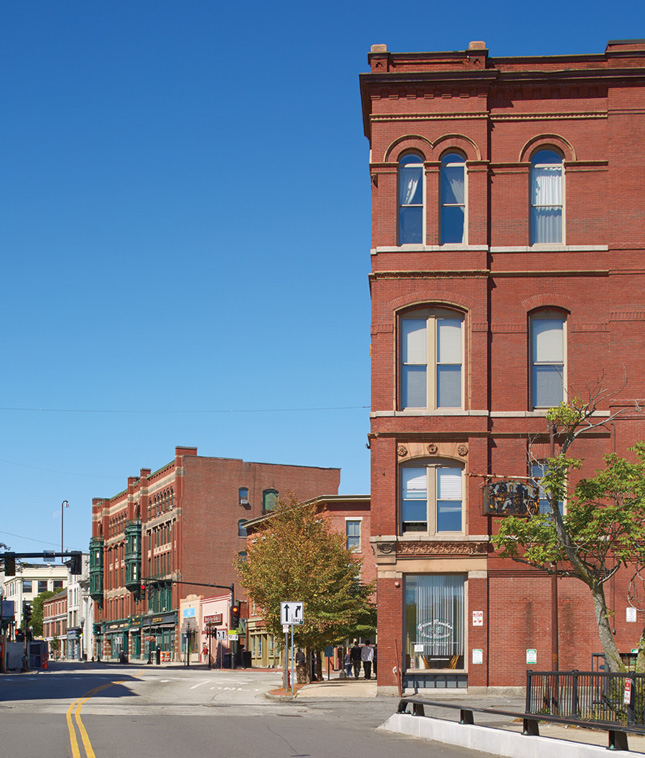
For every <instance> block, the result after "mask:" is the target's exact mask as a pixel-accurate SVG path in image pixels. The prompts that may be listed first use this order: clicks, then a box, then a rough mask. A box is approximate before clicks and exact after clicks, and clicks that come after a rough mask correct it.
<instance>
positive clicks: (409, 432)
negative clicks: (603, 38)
mask: <svg viewBox="0 0 645 758" xmlns="http://www.w3.org/2000/svg"><path fill="white" fill-rule="evenodd" d="M368 60H369V65H370V72H369V73H367V74H363V75H362V76H361V93H362V104H363V116H364V128H365V134H366V136H367V138H368V139H369V142H370V174H371V183H372V197H373V214H372V255H371V258H372V272H371V275H370V286H371V295H372V421H371V433H370V446H371V456H372V492H371V495H372V543H373V547H374V550H375V554H376V562H377V575H378V603H379V637H378V642H379V669H378V674H379V687H382V688H384V689H393V688H394V687H395V686H396V683H397V680H396V674H395V673H394V672H395V671H398V672H403V682H404V684H405V685H407V686H418V687H436V686H451V687H453V686H455V687H456V686H469V687H473V688H479V687H495V686H506V685H522V684H523V683H524V681H525V671H526V669H527V668H531V667H532V668H538V669H550V668H551V667H552V665H553V663H554V662H555V660H556V658H559V666H560V668H562V669H571V668H579V669H588V668H589V667H590V665H591V654H592V653H593V652H600V643H599V641H598V636H597V632H596V628H595V623H594V618H593V610H592V604H591V600H590V597H589V596H588V592H587V590H586V588H585V587H584V586H583V585H581V584H580V583H577V582H575V581H573V580H558V581H557V582H555V581H553V580H552V579H551V578H549V577H548V576H547V575H546V574H545V573H542V572H539V571H532V570H530V569H528V568H527V569H523V568H522V567H521V566H520V565H519V564H516V563H513V562H510V561H502V560H500V559H498V558H496V556H495V555H494V553H493V552H492V549H491V546H490V542H489V537H490V535H491V534H492V533H493V530H494V529H495V521H496V519H495V518H493V517H492V516H490V515H486V514H485V512H484V507H483V490H482V485H483V484H484V483H485V482H486V481H489V479H487V478H486V477H487V476H488V477H490V475H504V476H507V477H509V478H511V477H521V476H524V477H528V476H536V477H539V473H540V463H541V462H542V461H544V460H545V459H546V458H547V457H548V455H549V435H548V430H547V423H546V419H545V416H546V412H547V409H548V408H549V407H551V406H554V405H557V404H558V403H559V402H561V401H562V400H563V399H566V398H567V397H568V396H572V395H575V394H577V395H580V396H582V397H585V395H586V394H587V392H588V389H587V388H588V386H589V385H593V384H594V383H595V382H596V380H597V379H600V381H601V384H602V386H603V387H605V388H607V389H610V390H614V391H617V392H618V394H614V396H613V397H612V398H611V400H610V401H609V402H607V403H606V404H605V405H604V406H602V411H601V414H600V417H602V415H603V414H604V415H605V416H609V414H610V413H613V412H615V411H617V410H619V409H620V408H625V409H627V412H626V413H625V414H624V415H622V416H621V417H620V419H619V420H616V421H615V422H614V423H611V424H608V425H607V426H606V427H605V428H602V429H599V430H596V432H595V433H594V434H593V435H588V436H586V437H582V438H581V439H580V440H579V441H578V443H577V447H576V449H575V455H576V456H577V457H581V458H584V459H585V468H584V469H583V471H582V472H581V473H582V475H584V474H586V473H591V472H593V470H595V469H596V468H598V467H600V465H601V464H602V456H603V455H604V454H605V453H609V452H612V451H614V450H617V451H619V452H624V451H625V450H626V449H627V448H628V447H629V446H630V445H631V444H633V442H634V441H636V440H638V439H643V438H644V437H645V423H644V420H643V418H642V416H641V415H639V414H637V413H635V412H633V411H631V410H629V409H630V407H633V404H634V400H635V399H638V398H643V397H645V373H644V372H643V367H642V366H643V364H642V355H641V353H642V348H643V345H644V344H645V340H644V337H645V268H644V267H643V260H644V258H643V254H644V249H643V247H644V244H645V150H644V149H643V145H645V118H644V114H645V41H643V40H627V41H616V42H610V43H609V44H608V46H607V49H606V51H605V52H604V53H601V54H594V55H571V56H549V57H513V58H492V57H489V55H488V51H487V50H486V47H485V45H484V43H482V42H473V43H471V44H470V45H469V48H468V49H467V50H461V51H452V52H427V53H391V52H388V51H387V49H386V47H385V46H384V45H375V46H373V47H372V51H371V53H370V55H369V58H368ZM624 375H626V376H627V380H628V383H627V385H626V386H625V385H624V381H623V377H624ZM556 447H557V446H556ZM628 578H629V577H620V576H619V577H617V578H616V580H615V581H612V582H610V584H609V586H608V587H607V588H606V591H607V597H608V603H609V604H610V605H611V606H612V608H613V610H614V611H615V616H614V617H613V624H614V626H615V631H616V640H617V644H618V647H619V650H620V651H621V652H622V651H629V650H630V649H631V648H633V647H634V646H635V645H636V644H637V641H638V638H639V632H640V627H639V625H638V624H634V623H628V622H627V621H626V615H627V614H626V606H627V592H626V581H627V580H628ZM397 651H398V652H397Z"/></svg>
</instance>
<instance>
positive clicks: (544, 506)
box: [531, 462, 551, 513]
mask: <svg viewBox="0 0 645 758" xmlns="http://www.w3.org/2000/svg"><path fill="white" fill-rule="evenodd" d="M547 468H548V466H547V464H546V463H544V462H542V463H533V464H532V465H531V476H532V477H533V479H534V481H535V484H536V485H537V487H538V491H539V493H540V513H551V503H550V502H549V499H548V498H547V496H546V492H545V491H544V489H543V488H542V485H541V484H540V480H541V479H542V477H543V476H544V475H545V474H546V472H547Z"/></svg>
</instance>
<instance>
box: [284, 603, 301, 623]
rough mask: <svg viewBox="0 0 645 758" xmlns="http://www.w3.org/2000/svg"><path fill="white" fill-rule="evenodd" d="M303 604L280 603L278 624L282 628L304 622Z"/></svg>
mask: <svg viewBox="0 0 645 758" xmlns="http://www.w3.org/2000/svg"><path fill="white" fill-rule="evenodd" d="M304 606H305V604H304V603H291V602H286V603H280V623H281V624H282V625H283V626H284V625H285V624H287V625H294V624H296V625H297V624H302V622H303V620H304Z"/></svg>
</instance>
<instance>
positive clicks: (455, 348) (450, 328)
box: [437, 318, 461, 364]
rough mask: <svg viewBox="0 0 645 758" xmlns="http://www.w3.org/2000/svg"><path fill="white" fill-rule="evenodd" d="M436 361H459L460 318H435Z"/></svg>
mask: <svg viewBox="0 0 645 758" xmlns="http://www.w3.org/2000/svg"><path fill="white" fill-rule="evenodd" d="M437 361H438V362H439V363H459V364H460V363H461V319H459V318H438V319H437Z"/></svg>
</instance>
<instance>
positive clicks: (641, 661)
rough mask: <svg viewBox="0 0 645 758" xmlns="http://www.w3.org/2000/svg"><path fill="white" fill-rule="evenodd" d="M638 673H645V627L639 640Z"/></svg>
mask: <svg viewBox="0 0 645 758" xmlns="http://www.w3.org/2000/svg"><path fill="white" fill-rule="evenodd" d="M636 673H637V674H643V673H645V627H644V628H643V631H642V632H641V638H640V640H639V641H638V655H637V656H636Z"/></svg>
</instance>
